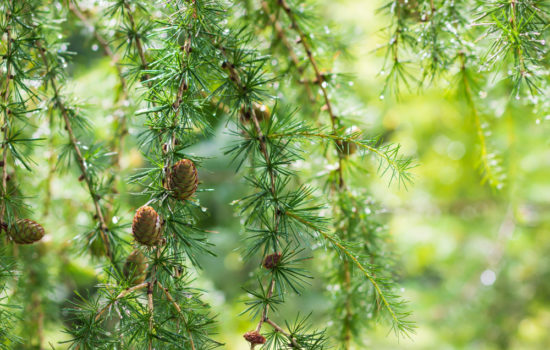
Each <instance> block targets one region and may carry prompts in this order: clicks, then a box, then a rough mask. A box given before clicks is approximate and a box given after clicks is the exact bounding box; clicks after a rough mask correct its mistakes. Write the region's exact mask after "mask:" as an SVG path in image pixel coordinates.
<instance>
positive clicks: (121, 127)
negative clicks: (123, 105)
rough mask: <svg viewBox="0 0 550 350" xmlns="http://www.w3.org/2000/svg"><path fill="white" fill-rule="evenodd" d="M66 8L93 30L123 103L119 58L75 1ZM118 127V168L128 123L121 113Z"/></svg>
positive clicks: (125, 87) (125, 89)
mask: <svg viewBox="0 0 550 350" xmlns="http://www.w3.org/2000/svg"><path fill="white" fill-rule="evenodd" d="M68 6H69V10H70V11H71V12H72V13H73V14H74V15H75V16H76V17H78V19H80V21H81V22H82V23H83V24H84V25H85V26H86V27H91V28H93V31H92V32H93V35H94V38H95V39H96V40H97V42H98V43H99V45H100V46H101V48H102V50H103V52H104V53H105V55H107V56H108V57H109V58H110V59H111V62H112V64H113V66H114V67H115V69H116V71H117V76H118V80H119V82H120V86H121V90H122V94H120V95H119V96H118V97H117V99H118V101H125V100H127V99H128V83H127V82H126V78H125V77H124V74H123V72H122V68H121V67H120V63H119V58H118V56H117V55H116V54H115V53H114V52H113V50H112V49H111V47H110V45H109V42H108V41H107V39H105V38H104V37H103V36H102V35H101V34H100V33H99V31H98V29H97V27H95V26H93V25H92V24H91V23H90V21H89V20H88V19H87V18H86V16H84V14H83V13H82V12H81V11H80V10H79V9H78V6H77V0H68ZM118 120H119V125H118V128H117V135H116V136H115V139H116V140H118V145H117V144H116V143H115V146H116V148H115V149H114V151H115V154H116V155H115V156H116V158H115V162H114V163H115V165H116V166H117V167H120V155H121V153H122V150H123V149H124V137H125V136H126V135H127V133H128V132H127V130H126V127H127V126H126V125H127V123H128V121H127V117H126V113H122V115H121V116H120V117H119V118H118Z"/></svg>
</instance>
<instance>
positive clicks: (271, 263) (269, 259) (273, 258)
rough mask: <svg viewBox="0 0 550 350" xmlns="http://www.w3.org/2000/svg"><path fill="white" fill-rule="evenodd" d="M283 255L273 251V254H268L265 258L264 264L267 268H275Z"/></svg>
mask: <svg viewBox="0 0 550 350" xmlns="http://www.w3.org/2000/svg"><path fill="white" fill-rule="evenodd" d="M281 256H282V254H281V253H273V254H270V255H268V256H266V257H265V259H264V263H263V266H264V267H265V268H266V269H272V268H274V267H275V266H277V264H278V263H279V261H280V260H281Z"/></svg>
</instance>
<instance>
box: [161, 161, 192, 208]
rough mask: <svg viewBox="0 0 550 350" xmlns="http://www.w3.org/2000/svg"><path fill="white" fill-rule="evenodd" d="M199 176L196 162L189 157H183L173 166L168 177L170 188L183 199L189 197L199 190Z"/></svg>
mask: <svg viewBox="0 0 550 350" xmlns="http://www.w3.org/2000/svg"><path fill="white" fill-rule="evenodd" d="M198 184H199V176H198V174H197V168H195V164H193V162H192V161H190V160H189V159H182V160H180V161H179V162H177V163H176V164H174V165H173V166H172V171H171V172H170V177H169V179H168V189H169V190H171V191H173V192H174V196H175V197H176V198H177V199H180V200H182V201H184V200H186V199H189V197H191V196H192V195H193V193H195V191H196V190H197V186H198Z"/></svg>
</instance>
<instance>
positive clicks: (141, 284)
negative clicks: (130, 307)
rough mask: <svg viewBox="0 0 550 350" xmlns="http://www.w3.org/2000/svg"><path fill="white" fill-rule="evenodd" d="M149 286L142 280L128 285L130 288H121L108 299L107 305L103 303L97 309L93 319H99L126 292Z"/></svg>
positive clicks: (124, 295)
mask: <svg viewBox="0 0 550 350" xmlns="http://www.w3.org/2000/svg"><path fill="white" fill-rule="evenodd" d="M148 286H149V283H148V282H143V283H140V284H137V285H135V286H133V287H130V288H127V289H125V290H123V291H122V292H120V293H119V294H118V295H117V296H116V297H115V298H114V299H112V300H110V301H109V303H108V304H107V305H105V306H104V307H103V308H101V310H99V312H98V313H97V314H96V316H95V317H94V321H96V322H97V321H99V320H100V319H101V317H102V316H103V314H105V312H106V311H107V310H109V308H110V307H111V306H112V305H113V304H114V303H115V302H117V301H118V300H120V299H122V298H124V297H126V296H127V295H128V294H130V293H133V292H135V291H138V290H140V289H143V288H145V287H148Z"/></svg>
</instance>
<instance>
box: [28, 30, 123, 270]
mask: <svg viewBox="0 0 550 350" xmlns="http://www.w3.org/2000/svg"><path fill="white" fill-rule="evenodd" d="M35 45H36V48H37V51H38V55H39V56H40V58H41V60H42V63H43V67H44V73H43V74H44V79H45V83H46V84H45V85H46V87H47V86H48V85H49V86H50V88H51V90H52V93H53V97H52V100H51V103H52V105H53V108H56V109H58V110H59V113H60V114H61V118H62V120H63V123H64V125H65V130H66V131H67V135H68V138H69V145H70V148H71V152H73V155H74V157H75V160H76V163H77V165H78V168H79V170H80V177H79V179H80V180H83V181H84V183H85V184H86V187H87V190H88V192H89V194H90V197H91V199H92V202H93V205H94V210H95V216H94V218H95V219H96V220H97V228H96V232H97V233H98V234H99V237H100V238H101V240H102V242H103V247H104V249H105V254H106V255H107V257H109V258H110V259H112V258H113V251H112V248H111V246H112V241H113V239H114V238H115V236H114V235H113V232H112V231H111V230H110V229H109V225H108V224H107V222H106V220H105V215H104V209H103V206H102V204H101V203H100V192H101V189H100V187H101V184H100V183H98V182H97V179H96V178H94V173H95V170H94V164H93V163H92V162H90V161H91V160H92V158H90V157H87V158H86V157H85V156H84V153H83V151H82V146H81V145H82V143H81V142H80V141H79V140H78V139H77V137H76V133H75V130H74V127H75V126H76V127H78V128H79V129H81V130H83V129H82V125H85V123H86V120H85V119H83V118H82V117H81V116H79V115H78V110H77V109H76V108H73V107H69V106H67V105H66V102H65V100H64V99H63V97H62V94H61V90H60V88H59V81H58V80H59V79H61V76H62V71H61V69H62V67H60V66H59V62H60V60H59V59H58V58H57V56H56V55H57V54H56V53H53V52H52V51H51V50H49V48H48V47H47V41H46V39H45V37H42V38H40V39H38V40H36V42H35ZM73 122H74V123H73ZM88 155H89V153H88Z"/></svg>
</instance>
